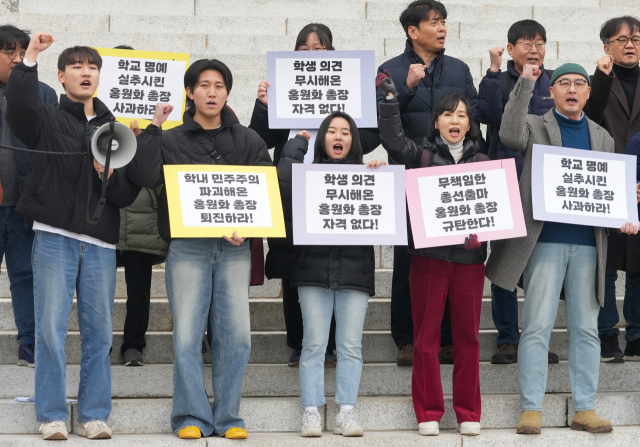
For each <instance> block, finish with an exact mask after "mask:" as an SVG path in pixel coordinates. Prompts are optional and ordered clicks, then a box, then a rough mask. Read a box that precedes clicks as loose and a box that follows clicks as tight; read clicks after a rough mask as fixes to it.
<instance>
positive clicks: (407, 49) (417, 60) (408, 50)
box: [404, 39, 444, 65]
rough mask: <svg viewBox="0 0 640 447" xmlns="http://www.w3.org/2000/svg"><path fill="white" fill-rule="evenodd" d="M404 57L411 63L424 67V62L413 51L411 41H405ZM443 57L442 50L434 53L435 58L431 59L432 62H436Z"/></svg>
mask: <svg viewBox="0 0 640 447" xmlns="http://www.w3.org/2000/svg"><path fill="white" fill-rule="evenodd" d="M404 55H405V56H406V57H407V58H409V60H410V61H412V62H413V63H416V64H417V63H420V64H423V65H424V61H423V60H422V58H421V57H420V56H418V54H417V53H416V52H415V51H413V46H412V45H411V41H410V40H409V39H407V42H406V44H405V47H404ZM443 56H444V48H443V49H442V50H440V51H439V52H438V53H436V56H435V57H434V58H433V60H434V61H436V62H438V61H439V60H440V59H442V57H443Z"/></svg>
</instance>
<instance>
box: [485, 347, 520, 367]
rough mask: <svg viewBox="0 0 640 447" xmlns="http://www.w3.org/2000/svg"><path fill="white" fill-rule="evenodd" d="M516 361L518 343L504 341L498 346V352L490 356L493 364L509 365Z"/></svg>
mask: <svg viewBox="0 0 640 447" xmlns="http://www.w3.org/2000/svg"><path fill="white" fill-rule="evenodd" d="M517 361H518V345H512V344H510V343H504V344H501V345H500V346H498V352H496V353H495V354H493V356H492V357H491V363H492V364H493V365H511V364H512V363H516V362H517Z"/></svg>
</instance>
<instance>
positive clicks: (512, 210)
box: [406, 159, 527, 248]
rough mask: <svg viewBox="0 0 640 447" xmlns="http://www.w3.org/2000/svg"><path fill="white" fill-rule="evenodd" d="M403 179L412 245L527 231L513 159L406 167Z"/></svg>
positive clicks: (503, 236)
mask: <svg viewBox="0 0 640 447" xmlns="http://www.w3.org/2000/svg"><path fill="white" fill-rule="evenodd" d="M406 184H407V202H408V205H409V216H410V218H411V230H412V234H413V242H414V245H415V248H425V247H441V246H445V245H457V244H462V243H464V239H465V237H467V236H469V234H477V235H478V240H480V241H481V242H485V241H488V240H498V239H510V238H514V237H522V236H526V235H527V230H526V227H525V224H524V215H523V213H522V203H521V201H520V190H519V188H518V176H517V173H516V165H515V162H514V160H513V159H505V160H498V161H485V162H478V163H465V164H461V165H449V166H438V167H431V168H420V169H410V170H408V171H407V173H406Z"/></svg>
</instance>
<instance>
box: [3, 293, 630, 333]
mask: <svg viewBox="0 0 640 447" xmlns="http://www.w3.org/2000/svg"><path fill="white" fill-rule="evenodd" d="M126 303H127V301H126V299H123V298H116V299H115V302H114V305H113V319H112V323H113V330H114V331H121V330H122V329H123V328H124V320H125V316H126ZM623 304H624V300H623V299H622V298H618V299H617V301H616V305H617V307H618V314H619V316H620V323H619V324H618V326H619V327H623V326H624V325H625V321H624V316H623V312H622V307H623ZM523 306H524V300H523V299H519V300H518V322H519V323H520V327H522V309H523ZM249 308H250V311H251V330H253V331H284V330H285V324H284V314H283V310H282V299H281V298H254V299H251V300H249ZM390 324H391V299H390V298H371V299H370V300H369V308H368V309H367V317H366V319H365V322H364V329H365V330H368V331H376V330H389V329H390ZM555 327H556V328H565V327H566V312H565V307H564V301H561V302H560V305H559V307H558V316H557V318H556V323H555ZM480 329H495V325H494V324H493V318H492V316H491V298H485V299H483V300H482V312H481V314H480ZM15 330H16V325H15V322H14V319H13V310H12V307H11V299H10V298H0V331H15ZM69 330H71V331H77V330H78V317H77V306H76V300H74V302H73V305H72V308H71V313H70V315H69ZM148 330H149V331H151V332H159V331H161V332H164V331H169V332H170V331H172V330H173V322H172V318H171V310H170V309H169V302H168V300H167V299H166V298H153V299H152V300H151V305H150V312H149V328H148Z"/></svg>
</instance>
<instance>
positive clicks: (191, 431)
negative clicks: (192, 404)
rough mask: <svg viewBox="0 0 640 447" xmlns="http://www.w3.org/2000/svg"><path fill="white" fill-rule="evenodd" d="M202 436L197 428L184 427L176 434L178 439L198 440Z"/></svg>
mask: <svg viewBox="0 0 640 447" xmlns="http://www.w3.org/2000/svg"><path fill="white" fill-rule="evenodd" d="M201 436H202V432H201V431H200V429H199V428H198V427H194V426H191V427H185V428H183V429H182V430H180V431H179V432H178V437H179V438H180V439H200V437H201Z"/></svg>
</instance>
